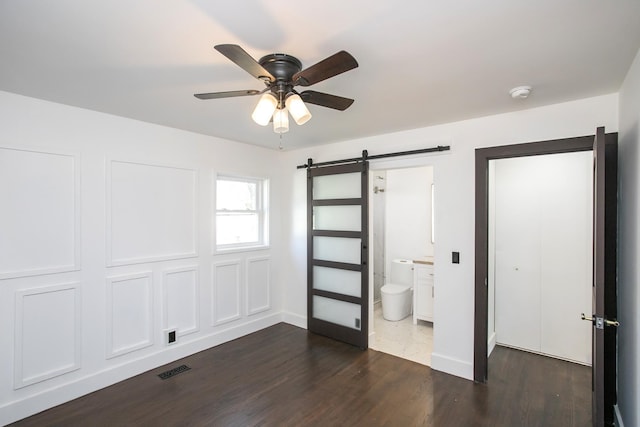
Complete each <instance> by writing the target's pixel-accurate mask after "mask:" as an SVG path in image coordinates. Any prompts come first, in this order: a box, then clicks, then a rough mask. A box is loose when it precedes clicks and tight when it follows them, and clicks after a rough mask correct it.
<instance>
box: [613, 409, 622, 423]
mask: <svg viewBox="0 0 640 427" xmlns="http://www.w3.org/2000/svg"><path fill="white" fill-rule="evenodd" d="M613 417H614V423H615V425H616V427H624V422H623V421H622V414H620V408H619V407H618V405H614V406H613Z"/></svg>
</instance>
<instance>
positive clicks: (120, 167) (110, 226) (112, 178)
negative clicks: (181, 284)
mask: <svg viewBox="0 0 640 427" xmlns="http://www.w3.org/2000/svg"><path fill="white" fill-rule="evenodd" d="M106 170H107V173H106V187H107V191H106V198H107V200H106V218H107V229H106V236H107V266H109V267H111V266H120V265H130V264H140V263H146V262H154V261H165V260H175V259H184V258H194V257H197V256H198V197H199V193H198V170H197V169H190V168H183V167H177V166H166V165H157V164H151V163H142V162H131V161H124V160H114V159H108V160H107V168H106Z"/></svg>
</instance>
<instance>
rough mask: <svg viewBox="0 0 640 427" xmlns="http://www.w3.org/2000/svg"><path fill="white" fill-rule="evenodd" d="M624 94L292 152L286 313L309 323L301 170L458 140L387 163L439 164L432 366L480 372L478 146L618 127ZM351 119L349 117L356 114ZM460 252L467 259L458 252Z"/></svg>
mask: <svg viewBox="0 0 640 427" xmlns="http://www.w3.org/2000/svg"><path fill="white" fill-rule="evenodd" d="M617 107H618V97H617V94H612V95H605V96H601V97H596V98H590V99H584V100H579V101H574V102H568V103H563V104H557V105H553V106H549V107H544V108H537V109H530V110H525V111H520V112H516V113H510V114H502V115H496V116H490V117H485V118H480V119H474V120H467V121H463V122H457V123H450V124H445V125H440V126H433V127H429V128H423V129H416V130H411V131H405V132H398V133H394V134H389V135H380V136H374V137H369V138H363V139H359V140H354V141H347V142H342V143H336V144H330V145H324V146H318V147H311V148H307V149H300V150H295V151H291V152H286V153H284V155H283V157H284V165H283V168H284V170H285V172H286V173H287V174H288V175H287V177H286V179H285V181H286V182H285V184H288V185H289V186H290V187H289V188H288V189H287V191H286V193H287V194H289V195H290V197H291V198H290V199H288V200H286V201H285V206H286V212H284V215H285V218H284V221H283V223H284V224H287V225H288V229H287V230H285V233H286V236H285V238H286V239H287V248H286V251H287V253H286V254H285V262H286V263H287V264H286V265H288V266H290V268H288V269H287V270H286V271H284V270H283V274H284V275H285V277H284V280H285V283H286V291H285V310H286V311H287V314H286V316H285V318H286V319H287V320H288V321H290V322H292V323H294V324H298V325H301V326H304V325H306V222H305V218H306V217H305V212H306V208H305V204H306V186H305V184H306V172H305V171H304V170H301V169H296V165H299V164H303V163H305V162H306V159H307V158H312V159H313V160H314V161H315V162H322V161H327V160H334V159H340V158H350V157H355V156H358V155H360V154H361V152H362V150H363V149H367V150H368V152H369V154H370V155H376V154H382V153H387V152H395V151H404V150H411V149H416V148H425V147H431V146H434V145H451V151H449V152H443V153H437V154H428V155H421V156H412V158H410V159H404V160H401V159H397V160H389V161H387V162H382V163H380V165H379V167H380V168H385V169H387V168H394V167H409V166H427V165H432V166H433V167H434V182H436V183H437V187H436V204H435V205H436V206H435V221H436V230H437V233H438V234H437V237H436V238H437V244H436V245H435V252H434V255H435V273H434V274H435V276H436V277H437V278H438V279H437V280H438V298H437V299H436V301H435V307H434V310H435V317H436V318H437V319H438V328H436V330H435V331H434V353H433V355H432V368H433V369H436V370H441V371H445V372H449V373H451V374H454V375H458V376H461V377H464V378H469V379H472V378H473V312H474V309H473V302H474V298H473V295H474V292H473V285H474V282H473V280H474V279H473V278H474V212H475V209H474V159H475V157H474V156H475V154H474V149H475V148H477V147H489V146H495V145H504V144H515V143H521V142H530V141H541V140H550V139H557V138H566V137H574V136H580V135H590V134H593V133H594V132H595V129H596V127H597V126H606V129H607V131H608V132H615V131H617V130H618V113H617ZM346 114H347V116H346V117H341V119H344V120H348V113H346ZM452 251H459V252H460V264H452V263H451V252H452Z"/></svg>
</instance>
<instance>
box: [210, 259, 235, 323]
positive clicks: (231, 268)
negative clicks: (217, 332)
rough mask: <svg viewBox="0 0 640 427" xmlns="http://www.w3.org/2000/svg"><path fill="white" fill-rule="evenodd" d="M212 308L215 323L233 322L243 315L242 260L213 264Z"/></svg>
mask: <svg viewBox="0 0 640 427" xmlns="http://www.w3.org/2000/svg"><path fill="white" fill-rule="evenodd" d="M211 294H212V302H211V309H212V311H213V316H212V318H213V324H214V325H219V324H222V323H227V322H231V321H233V320H236V319H239V318H240V317H241V316H242V313H241V311H240V298H241V295H240V261H239V260H233V261H226V262H221V263H217V264H214V265H213V292H212V293H211Z"/></svg>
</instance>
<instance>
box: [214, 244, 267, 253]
mask: <svg viewBox="0 0 640 427" xmlns="http://www.w3.org/2000/svg"><path fill="white" fill-rule="evenodd" d="M269 249H271V246H269V245H256V246H242V247H235V248H216V249H214V251H213V255H223V254H234V253H240V252H255V251H266V250H269Z"/></svg>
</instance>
